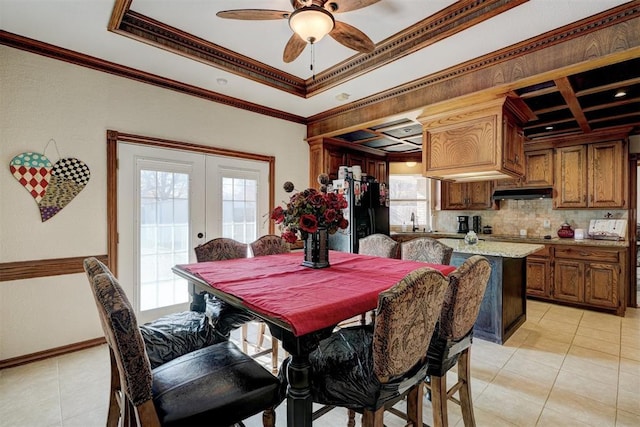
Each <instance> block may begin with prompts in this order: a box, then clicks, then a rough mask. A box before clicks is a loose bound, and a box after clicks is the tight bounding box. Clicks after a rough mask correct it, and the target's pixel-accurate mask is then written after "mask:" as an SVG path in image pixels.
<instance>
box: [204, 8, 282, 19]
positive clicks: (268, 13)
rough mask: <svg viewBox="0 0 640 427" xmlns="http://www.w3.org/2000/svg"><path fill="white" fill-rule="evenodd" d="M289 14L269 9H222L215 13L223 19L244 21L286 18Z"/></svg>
mask: <svg viewBox="0 0 640 427" xmlns="http://www.w3.org/2000/svg"><path fill="white" fill-rule="evenodd" d="M289 15H291V12H287V11H284V10H270V9H236V10H222V11H220V12H218V13H216V16H217V17H218V18H225V19H242V20H245V21H260V20H265V21H266V20H270V19H287V18H289Z"/></svg>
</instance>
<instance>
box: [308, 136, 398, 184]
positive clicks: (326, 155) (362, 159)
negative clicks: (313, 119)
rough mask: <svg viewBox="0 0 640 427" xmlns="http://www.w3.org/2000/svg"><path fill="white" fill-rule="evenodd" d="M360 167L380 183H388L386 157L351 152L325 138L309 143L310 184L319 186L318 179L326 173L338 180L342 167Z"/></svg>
mask: <svg viewBox="0 0 640 427" xmlns="http://www.w3.org/2000/svg"><path fill="white" fill-rule="evenodd" d="M353 165H359V166H360V167H361V168H362V172H363V173H366V174H367V175H369V176H373V177H374V178H375V179H376V180H377V181H378V182H388V181H389V175H388V172H387V171H388V167H387V165H388V161H387V160H386V158H385V157H384V156H378V155H376V154H373V153H368V152H361V151H357V150H351V149H349V148H347V147H344V146H342V145H340V144H332V143H331V141H327V140H326V139H325V138H319V139H316V140H311V141H309V182H310V184H311V186H313V187H315V186H316V185H317V177H318V175H319V174H321V173H326V174H328V175H329V178H331V179H338V168H339V167H340V166H353Z"/></svg>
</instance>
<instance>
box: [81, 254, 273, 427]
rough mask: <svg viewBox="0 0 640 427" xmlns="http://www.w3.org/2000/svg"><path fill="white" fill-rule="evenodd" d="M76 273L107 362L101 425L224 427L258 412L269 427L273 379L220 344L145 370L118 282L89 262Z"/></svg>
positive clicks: (141, 344) (129, 308) (147, 363)
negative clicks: (92, 307) (84, 285)
mask: <svg viewBox="0 0 640 427" xmlns="http://www.w3.org/2000/svg"><path fill="white" fill-rule="evenodd" d="M84 267H85V271H86V272H87V276H88V278H89V283H90V285H91V286H90V288H91V291H92V293H93V296H94V299H95V302H96V307H97V309H98V314H99V317H100V322H101V324H102V328H103V330H104V334H105V338H106V340H107V344H108V346H109V355H110V359H111V390H110V404H109V405H110V406H109V411H108V418H107V426H109V427H115V426H118V425H119V424H120V422H121V425H125V426H133V425H136V426H160V425H165V426H175V425H213V426H229V425H231V424H234V423H238V422H240V421H242V420H243V419H245V418H248V417H250V416H253V415H255V414H258V413H260V412H263V411H264V413H263V424H264V425H265V426H270V427H272V426H274V425H275V411H274V408H275V406H276V405H277V404H278V403H279V402H280V401H281V400H282V399H281V392H280V382H279V381H278V379H277V378H276V377H274V376H273V375H272V374H270V373H269V372H268V371H267V370H265V369H264V368H263V367H262V366H260V365H259V364H258V363H257V362H256V361H255V360H253V359H252V358H251V357H249V356H247V355H246V354H244V353H243V352H241V351H240V349H238V348H237V347H235V346H234V345H233V344H232V343H230V342H228V341H224V342H220V343H218V344H214V345H211V346H208V347H205V348H202V349H200V350H196V351H193V352H190V353H187V354H185V355H183V356H180V357H177V358H175V359H173V360H171V361H169V362H167V363H165V364H163V365H161V366H158V367H157V368H155V369H152V368H151V363H150V361H149V358H148V357H147V353H146V351H145V346H144V342H143V338H142V335H141V333H140V330H139V328H138V324H137V320H136V317H135V313H134V310H133V308H132V306H131V304H130V303H129V300H128V298H127V296H126V295H125V293H124V291H123V289H122V288H121V287H120V284H119V283H118V280H117V279H116V278H115V277H114V276H113V275H112V274H111V272H110V271H108V269H106V271H105V272H100V270H103V271H104V269H105V268H106V267H104V265H100V264H99V262H98V261H97V260H96V259H95V258H87V259H85V261H84Z"/></svg>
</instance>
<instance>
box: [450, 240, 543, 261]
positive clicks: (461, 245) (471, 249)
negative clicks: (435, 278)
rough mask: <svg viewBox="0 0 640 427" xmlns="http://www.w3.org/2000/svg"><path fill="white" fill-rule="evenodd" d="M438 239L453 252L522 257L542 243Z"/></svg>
mask: <svg viewBox="0 0 640 427" xmlns="http://www.w3.org/2000/svg"><path fill="white" fill-rule="evenodd" d="M438 241H440V242H442V243H444V244H445V245H447V246H449V247H451V248H453V251H454V252H458V253H462V254H473V255H487V256H499V257H504V258H524V257H526V256H527V255H529V254H532V253H534V252H536V251H539V250H540V249H543V248H544V245H542V244H532V243H516V242H497V241H488V240H481V241H479V242H478V243H476V244H473V245H468V244H467V243H465V241H464V240H461V239H447V238H444V239H438Z"/></svg>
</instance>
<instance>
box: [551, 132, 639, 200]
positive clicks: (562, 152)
mask: <svg viewBox="0 0 640 427" xmlns="http://www.w3.org/2000/svg"><path fill="white" fill-rule="evenodd" d="M555 164H556V176H555V180H556V185H555V188H556V195H555V197H554V200H553V207H554V208H626V207H627V201H626V197H625V195H626V194H627V185H628V183H627V180H628V160H627V152H626V143H625V142H624V141H610V142H600V143H595V144H589V145H576V146H569V147H561V148H557V149H556V151H555Z"/></svg>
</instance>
